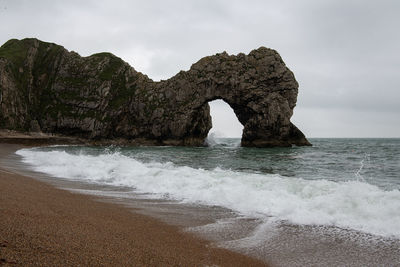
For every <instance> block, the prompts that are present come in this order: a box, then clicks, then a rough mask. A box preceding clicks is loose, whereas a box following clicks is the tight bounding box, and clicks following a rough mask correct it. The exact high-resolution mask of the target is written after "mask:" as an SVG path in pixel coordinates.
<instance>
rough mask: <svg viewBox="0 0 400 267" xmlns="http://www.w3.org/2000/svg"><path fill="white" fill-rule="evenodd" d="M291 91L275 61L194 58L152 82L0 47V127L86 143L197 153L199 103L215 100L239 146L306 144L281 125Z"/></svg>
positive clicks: (126, 70) (65, 56) (205, 121)
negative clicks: (237, 130) (224, 107)
mask: <svg viewBox="0 0 400 267" xmlns="http://www.w3.org/2000/svg"><path fill="white" fill-rule="evenodd" d="M297 89H298V84H297V82H296V80H295V78H294V75H293V73H292V72H291V71H290V70H289V69H288V68H287V67H286V66H285V63H284V62H283V61H282V59H281V57H280V56H279V54H278V53H277V52H276V51H274V50H272V49H268V48H265V47H261V48H259V49H256V50H253V51H252V52H250V53H249V54H248V55H244V54H238V55H237V56H231V55H228V54H227V53H225V52H224V53H221V54H216V55H214V56H209V57H205V58H202V59H201V60H199V61H198V62H197V63H195V64H193V65H192V67H191V68H190V70H188V71H181V72H179V73H178V74H177V75H175V76H174V77H172V78H170V79H168V80H166V81H160V82H154V81H152V80H151V79H149V78H148V77H147V76H146V75H144V74H142V73H140V72H137V71H135V70H134V69H133V68H132V67H131V66H129V64H127V63H126V62H124V61H123V60H121V59H120V58H118V57H116V56H114V55H112V54H110V53H99V54H94V55H91V56H89V57H81V56H79V55H78V54H77V53H75V52H69V51H67V50H66V49H64V48H63V47H62V46H59V45H56V44H52V43H46V42H42V41H39V40H37V39H23V40H15V39H12V40H10V41H8V42H6V43H5V44H4V45H3V46H1V48H0V105H1V107H0V111H1V113H0V128H6V129H14V130H22V131H29V130H32V131H35V132H38V131H42V132H45V133H60V134H64V135H69V136H78V137H81V138H86V139H89V140H91V141H93V142H99V143H101V142H103V143H107V142H108V141H111V140H112V141H113V142H117V143H126V144H157V145H193V146H200V145H203V143H204V139H205V138H206V136H207V134H208V131H209V130H210V128H211V126H212V125H211V117H210V110H209V105H208V102H209V101H212V100H215V99H223V100H224V101H225V102H227V103H228V104H229V105H230V106H231V107H232V109H233V110H234V112H235V114H236V116H237V117H238V119H239V121H240V122H241V123H242V124H243V125H244V129H243V136H242V145H243V146H256V147H270V146H291V145H310V143H309V142H308V141H307V139H306V138H305V136H304V135H303V133H302V132H301V131H300V130H299V129H297V127H296V126H294V125H293V124H292V123H291V122H290V117H291V116H292V114H293V108H294V107H295V105H296V100H297Z"/></svg>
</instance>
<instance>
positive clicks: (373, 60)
mask: <svg viewBox="0 0 400 267" xmlns="http://www.w3.org/2000/svg"><path fill="white" fill-rule="evenodd" d="M399 14H400V1H397V0H392V1H389V0H379V1H378V0H377V1H368V0H343V1H342V0H304V1H303V0H297V1H296V0H293V1H285V0H280V1H266V0H264V1H257V0H255V1H253V0H246V1H236V0H226V1H225V0H213V1H211V0H201V1H200V0H198V1H197V0H182V1H177V0H164V1H153V0H146V1H128V0H127V1H118V0H112V1H100V0H96V1H73V0H70V1H57V0H48V1H40V0H36V1H29V0H26V1H23V0H0V25H1V27H0V43H1V44H3V43H4V42H6V41H7V40H8V39H11V38H18V39H21V38H26V37H36V38H38V39H41V40H43V41H48V42H54V43H58V44H61V45H63V46H64V47H65V48H67V49H68V50H74V51H76V52H78V53H79V54H81V55H82V56H87V55H90V54H93V53H98V52H102V51H108V52H112V53H113V54H115V55H117V56H119V57H121V58H122V59H124V60H125V61H127V62H129V63H130V64H131V65H132V66H133V67H134V68H135V69H136V70H138V71H141V72H143V73H145V74H147V75H148V76H149V77H150V78H152V79H154V80H159V79H167V78H169V77H171V76H173V75H174V74H176V73H177V72H179V70H188V69H189V68H190V66H191V64H193V63H194V62H196V61H197V60H199V59H200V58H202V57H204V56H207V55H212V54H215V53H218V52H222V51H227V52H228V53H229V54H237V53H239V52H244V53H248V52H250V51H251V50H252V49H255V48H258V47H260V46H266V47H270V48H273V49H276V50H277V51H278V52H279V53H280V54H281V56H282V58H283V60H284V61H285V62H286V65H287V66H288V67H289V68H290V69H291V70H292V71H293V72H294V74H295V76H296V79H297V81H298V82H299V84H300V87H299V96H298V101H297V107H296V108H295V110H294V116H293V117H292V121H293V122H294V123H295V124H296V125H297V126H298V127H299V128H300V129H301V130H302V131H303V132H304V133H305V134H306V135H307V136H308V137H400V72H399V70H400V52H399V49H400V30H399V28H400V15H399ZM211 108H212V116H213V118H214V119H215V120H216V121H214V123H215V122H216V124H217V125H216V126H219V128H217V129H213V131H219V132H221V133H222V134H224V135H227V136H240V135H241V130H240V125H236V124H234V123H233V122H231V121H234V120H235V118H234V114H233V112H232V111H231V110H229V109H228V108H227V106H226V105H223V103H212V106H211ZM229 116H230V117H229ZM226 117H228V119H227V118H226ZM230 118H232V119H230ZM224 123H225V124H224ZM236 123H238V122H237V121H236Z"/></svg>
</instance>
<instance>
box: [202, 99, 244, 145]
mask: <svg viewBox="0 0 400 267" xmlns="http://www.w3.org/2000/svg"><path fill="white" fill-rule="evenodd" d="M208 104H209V106H210V115H211V121H212V128H211V129H210V130H209V132H208V135H207V141H208V143H210V142H212V141H215V139H218V138H239V139H240V138H242V134H243V125H242V124H241V123H240V122H239V120H238V118H237V116H236V114H235V112H234V111H233V109H232V108H231V106H230V105H229V104H228V103H226V102H225V101H224V100H222V99H217V100H212V101H209V102H208Z"/></svg>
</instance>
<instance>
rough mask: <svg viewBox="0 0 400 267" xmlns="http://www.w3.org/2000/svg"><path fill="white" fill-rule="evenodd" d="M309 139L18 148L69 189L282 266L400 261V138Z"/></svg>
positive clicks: (32, 165) (30, 163)
mask: <svg viewBox="0 0 400 267" xmlns="http://www.w3.org/2000/svg"><path fill="white" fill-rule="evenodd" d="M311 142H312V143H313V146H312V147H291V148H268V149H258V148H243V147H240V140H239V139H227V138H225V139H210V140H208V143H209V146H208V147H197V148H193V147H191V148H189V147H83V146H53V147H42V148H34V149H23V150H19V151H17V155H18V156H19V157H21V158H20V159H21V161H22V162H24V164H26V166H27V167H28V168H30V169H32V170H34V171H36V172H41V173H45V174H47V175H49V176H51V177H53V178H52V179H54V180H57V179H59V181H70V182H71V183H73V184H74V183H75V184H79V185H81V186H71V184H70V186H67V187H70V189H71V190H75V191H79V192H81V193H87V194H95V195H103V196H106V197H109V198H113V199H114V200H115V201H117V202H120V203H122V204H125V205H128V204H129V203H130V204H129V205H133V206H134V207H136V208H137V207H138V206H140V208H141V209H142V212H143V213H146V214H149V215H152V216H155V217H158V218H161V219H164V220H165V221H167V222H169V223H174V224H179V225H182V226H184V227H185V229H186V230H187V231H191V232H194V233H197V234H199V235H201V236H203V237H205V238H208V239H210V240H213V241H214V242H215V245H217V246H223V247H227V248H230V249H233V250H238V251H241V252H244V253H247V254H249V255H252V256H255V257H258V258H261V259H264V260H266V261H268V262H269V263H272V264H274V265H277V266H304V265H314V266H326V265H343V266H344V265H352V266H376V265H386V266H387V265H391V266H395V265H398V264H400V241H399V240H400V191H399V189H400V175H399V173H400V139H311ZM83 185H84V186H83ZM91 185H92V186H91ZM64 187H65V185H64Z"/></svg>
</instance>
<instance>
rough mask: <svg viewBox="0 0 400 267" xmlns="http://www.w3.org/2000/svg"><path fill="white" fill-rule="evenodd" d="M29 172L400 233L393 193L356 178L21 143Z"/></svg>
mask: <svg viewBox="0 0 400 267" xmlns="http://www.w3.org/2000/svg"><path fill="white" fill-rule="evenodd" d="M16 153H17V154H18V155H20V156H22V158H23V162H25V163H27V164H30V165H31V166H32V167H33V169H34V170H35V171H39V172H43V173H46V174H49V175H51V176H54V177H60V178H67V179H74V180H80V181H87V182H94V183H101V184H107V185H115V186H127V187H131V188H134V189H135V190H136V191H138V192H141V193H149V194H155V195H156V196H157V197H160V198H169V199H175V200H178V201H182V202H189V203H199V204H206V205H217V206H222V207H226V208H229V209H231V210H233V211H236V212H238V213H240V214H243V215H246V216H252V217H257V218H268V219H270V220H271V219H272V220H279V221H287V222H290V223H292V224H299V225H327V226H335V227H340V228H345V229H353V230H358V231H362V232H366V233H370V234H374V235H379V236H384V237H395V238H399V237H400V213H399V212H398V211H399V210H400V192H399V190H391V191H385V190H382V189H380V188H378V187H377V186H374V185H371V184H368V183H366V182H363V181H347V182H333V181H328V180H305V179H301V178H293V177H284V176H280V175H275V174H257V173H246V172H238V171H232V170H224V169H220V168H216V169H214V170H204V169H195V168H191V167H187V166H177V165H174V164H172V163H158V162H152V163H143V162H140V161H138V160H136V159H134V158H132V157H129V156H127V155H122V154H121V153H119V152H112V153H103V154H100V155H89V154H85V153H84V152H83V151H81V152H80V154H71V153H67V152H65V151H41V150H38V149H21V150H18V151H17V152H16Z"/></svg>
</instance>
